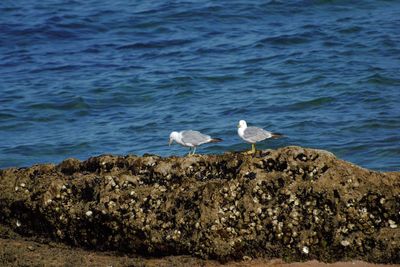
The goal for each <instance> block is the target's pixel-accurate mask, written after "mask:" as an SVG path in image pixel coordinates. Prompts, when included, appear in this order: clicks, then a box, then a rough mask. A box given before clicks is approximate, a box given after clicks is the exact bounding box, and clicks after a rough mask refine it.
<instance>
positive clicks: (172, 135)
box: [168, 132, 179, 146]
mask: <svg viewBox="0 0 400 267" xmlns="http://www.w3.org/2000/svg"><path fill="white" fill-rule="evenodd" d="M178 136H179V133H178V132H171V133H170V134H169V142H168V145H169V146H170V145H171V144H172V143H173V142H174V141H176V140H177V138H178Z"/></svg>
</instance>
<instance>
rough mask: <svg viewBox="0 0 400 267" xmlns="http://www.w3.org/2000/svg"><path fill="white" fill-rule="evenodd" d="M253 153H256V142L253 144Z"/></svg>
mask: <svg viewBox="0 0 400 267" xmlns="http://www.w3.org/2000/svg"><path fill="white" fill-rule="evenodd" d="M251 153H252V154H254V153H256V144H251Z"/></svg>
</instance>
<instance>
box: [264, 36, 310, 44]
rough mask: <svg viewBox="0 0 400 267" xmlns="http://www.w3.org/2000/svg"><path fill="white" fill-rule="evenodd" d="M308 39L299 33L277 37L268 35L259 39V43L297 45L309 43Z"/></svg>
mask: <svg viewBox="0 0 400 267" xmlns="http://www.w3.org/2000/svg"><path fill="white" fill-rule="evenodd" d="M309 42H310V39H309V38H306V37H303V36H299V35H282V36H277V37H268V38H264V39H262V40H260V41H259V43H263V44H265V43H267V44H273V45H298V44H305V43H309Z"/></svg>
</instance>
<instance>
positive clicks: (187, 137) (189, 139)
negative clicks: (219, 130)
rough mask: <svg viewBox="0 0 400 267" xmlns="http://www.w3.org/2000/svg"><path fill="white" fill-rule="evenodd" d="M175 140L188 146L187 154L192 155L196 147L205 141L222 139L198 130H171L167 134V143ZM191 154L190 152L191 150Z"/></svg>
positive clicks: (215, 141)
mask: <svg viewBox="0 0 400 267" xmlns="http://www.w3.org/2000/svg"><path fill="white" fill-rule="evenodd" d="M174 141H175V142H177V143H178V144H180V145H182V146H185V147H189V155H194V153H195V152H196V147H197V146H199V145H202V144H206V143H217V142H221V141H222V139H220V138H211V136H209V135H206V134H202V133H200V132H198V131H192V130H188V131H181V132H172V133H171V134H170V135H169V145H171V144H172V143H173V142H174ZM192 148H193V152H192V154H190V152H191V151H192Z"/></svg>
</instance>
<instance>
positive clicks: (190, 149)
mask: <svg viewBox="0 0 400 267" xmlns="http://www.w3.org/2000/svg"><path fill="white" fill-rule="evenodd" d="M190 152H192V148H191V147H189V154H188V156H190V155H191V154H190Z"/></svg>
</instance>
